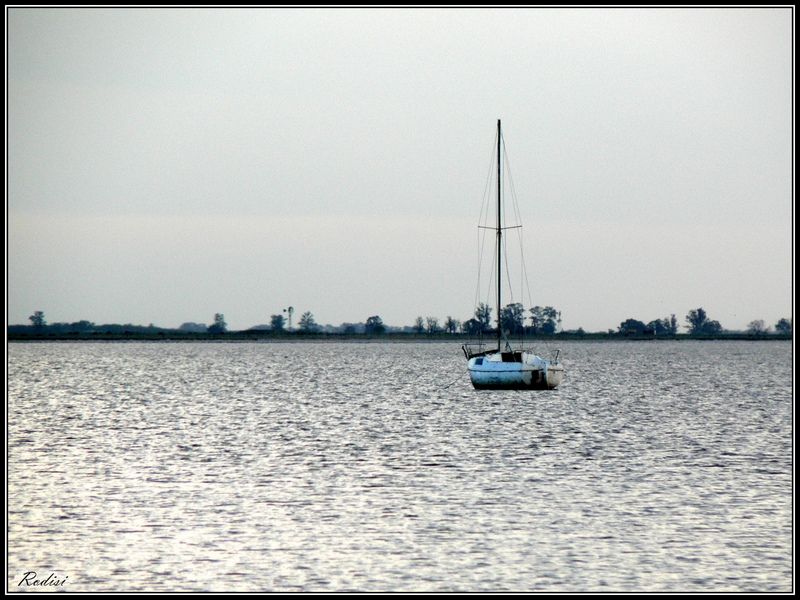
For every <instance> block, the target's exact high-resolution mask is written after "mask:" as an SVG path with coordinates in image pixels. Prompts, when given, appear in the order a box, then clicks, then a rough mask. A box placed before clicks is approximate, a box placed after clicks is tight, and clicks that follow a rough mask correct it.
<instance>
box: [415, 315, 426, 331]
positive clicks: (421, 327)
mask: <svg viewBox="0 0 800 600" xmlns="http://www.w3.org/2000/svg"><path fill="white" fill-rule="evenodd" d="M414 331H415V332H416V333H422V332H424V331H425V321H424V320H423V319H422V317H417V318H416V320H415V321H414Z"/></svg>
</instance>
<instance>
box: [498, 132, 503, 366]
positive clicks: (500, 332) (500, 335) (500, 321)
mask: <svg viewBox="0 0 800 600" xmlns="http://www.w3.org/2000/svg"><path fill="white" fill-rule="evenodd" d="M501 136H502V132H501V130H500V119H497V351H498V352H500V349H501V348H502V340H503V319H502V312H501V306H502V305H501V297H500V293H501V292H500V291H501V289H502V288H501V286H500V274H501V273H502V260H501V258H500V253H501V249H502V247H503V245H502V237H503V227H502V224H501V220H500V181H501V179H500V176H501V173H500V166H501V165H502V161H501V160H500V143H501V142H500V139H501Z"/></svg>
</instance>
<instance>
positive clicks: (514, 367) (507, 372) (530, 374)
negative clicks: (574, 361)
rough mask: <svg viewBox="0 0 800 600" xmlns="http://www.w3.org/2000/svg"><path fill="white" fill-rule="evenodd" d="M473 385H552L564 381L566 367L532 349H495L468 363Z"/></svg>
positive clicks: (526, 387) (519, 386) (537, 386)
mask: <svg viewBox="0 0 800 600" xmlns="http://www.w3.org/2000/svg"><path fill="white" fill-rule="evenodd" d="M467 368H468V369H469V377H470V379H471V380H472V385H473V386H474V387H476V388H479V389H482V388H486V389H501V388H505V389H549V390H552V389H554V388H556V387H558V386H559V384H561V382H562V381H564V367H563V366H561V365H560V364H557V363H556V364H553V363H551V362H550V361H548V360H545V359H543V358H541V357H539V356H536V355H535V354H532V353H530V352H492V353H490V354H485V355H483V356H473V357H472V358H470V359H469V362H468V363H467Z"/></svg>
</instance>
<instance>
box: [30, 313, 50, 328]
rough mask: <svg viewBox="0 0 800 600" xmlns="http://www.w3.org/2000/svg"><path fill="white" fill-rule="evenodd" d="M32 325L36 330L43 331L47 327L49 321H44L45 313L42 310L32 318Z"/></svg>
mask: <svg viewBox="0 0 800 600" xmlns="http://www.w3.org/2000/svg"><path fill="white" fill-rule="evenodd" d="M28 319H30V322H31V325H33V327H34V329H42V328H43V327H44V326H45V325H47V321H45V319H44V312H43V311H41V310H37V311H35V312H34V313H33V314H32V315H31V316H30V317H28Z"/></svg>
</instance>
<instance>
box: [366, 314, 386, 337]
mask: <svg viewBox="0 0 800 600" xmlns="http://www.w3.org/2000/svg"><path fill="white" fill-rule="evenodd" d="M364 333H366V334H367V335H382V334H384V333H386V325H384V324H383V319H381V318H380V317H379V316H378V315H373V316H371V317H368V318H367V322H366V323H365V324H364Z"/></svg>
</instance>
